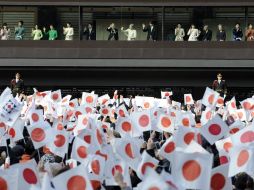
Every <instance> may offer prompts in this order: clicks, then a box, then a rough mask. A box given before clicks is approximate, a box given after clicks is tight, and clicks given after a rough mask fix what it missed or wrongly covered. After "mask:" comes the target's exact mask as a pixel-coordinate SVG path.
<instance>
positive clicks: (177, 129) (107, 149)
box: [0, 87, 254, 190]
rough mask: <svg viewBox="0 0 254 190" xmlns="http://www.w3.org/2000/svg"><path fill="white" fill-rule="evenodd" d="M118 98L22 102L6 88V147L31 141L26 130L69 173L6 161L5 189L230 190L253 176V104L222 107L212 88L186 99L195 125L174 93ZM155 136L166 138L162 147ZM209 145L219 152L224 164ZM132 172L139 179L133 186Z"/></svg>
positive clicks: (1, 142) (0, 189)
mask: <svg viewBox="0 0 254 190" xmlns="http://www.w3.org/2000/svg"><path fill="white" fill-rule="evenodd" d="M117 93H118V92H117V91H115V93H114V95H113V98H111V97H110V96H109V95H108V94H105V95H102V96H99V95H98V94H95V92H91V93H88V92H83V93H82V98H81V99H80V100H78V99H72V97H71V95H67V96H64V97H63V96H62V93H61V90H56V91H45V92H38V91H37V90H35V92H34V94H32V95H31V96H28V97H27V99H26V100H25V101H24V100H22V101H21V100H20V99H19V98H18V97H16V98H15V97H13V96H12V94H11V90H10V89H9V88H6V89H5V91H4V92H3V93H2V94H1V96H0V147H13V146H15V144H16V143H17V142H19V141H24V142H25V143H26V138H25V137H24V131H27V134H28V137H29V139H30V140H31V142H32V145H33V148H34V149H36V150H37V151H38V152H39V150H42V149H46V150H47V154H49V155H53V156H58V157H60V158H61V159H62V160H63V162H64V163H63V165H68V166H69V168H68V170H66V171H63V172H61V173H59V174H58V175H55V174H54V172H50V167H52V166H51V165H50V164H49V161H47V160H46V161H45V159H44V158H43V157H42V158H39V163H37V162H36V161H35V160H34V159H29V160H28V161H26V162H20V163H16V164H13V165H10V164H9V163H8V162H7V163H5V164H3V165H2V166H1V169H0V190H34V189H36V190H53V189H56V190H93V189H100V188H101V189H104V187H103V186H118V185H120V184H124V186H126V188H127V189H128V188H129V189H136V190H171V189H172V190H183V189H201V190H230V189H232V188H233V187H232V180H231V179H232V177H234V176H236V175H237V174H239V173H241V172H245V173H247V174H248V175H249V176H251V177H253V176H254V164H253V163H254V146H253V145H254V124H253V123H252V121H253V117H254V114H253V113H254V98H247V99H246V100H243V101H241V102H240V105H241V108H240V109H238V108H237V106H236V105H237V102H236V100H235V98H232V99H231V100H230V101H227V102H224V98H222V97H220V96H219V94H218V93H217V92H215V91H213V90H212V89H210V88H208V87H207V88H206V90H205V93H204V96H203V99H202V100H198V101H195V100H194V99H193V97H192V94H185V95H184V100H183V103H184V105H186V106H188V105H194V104H195V105H196V106H195V108H197V109H198V108H199V109H200V112H201V113H200V122H197V119H196V115H195V113H194V112H192V111H191V110H188V111H183V110H181V109H180V108H181V103H180V102H175V101H173V100H172V99H171V96H172V92H161V98H155V97H143V96H137V97H134V98H131V99H129V98H123V97H120V96H119V95H118V94H117ZM130 105H131V106H130ZM231 117H232V118H233V119H234V122H231V123H230V122H228V118H231ZM112 124H114V125H112ZM156 135H157V136H159V138H162V139H161V140H162V141H161V142H159V143H158V144H157V143H155V142H154V141H153V139H154V138H157V137H156ZM207 147H215V150H216V152H217V153H218V159H219V165H215V164H214V160H215V154H214V152H213V151H211V150H209V148H207ZM151 150H153V151H151ZM7 154H8V151H7ZM7 156H8V155H7ZM39 156H40V155H39ZM6 160H8V159H6ZM163 161H167V162H168V163H169V165H168V166H164V165H163V163H164V162H163ZM42 162H43V164H44V165H43V167H40V164H41V163H42ZM42 168H43V169H42ZM159 168H160V171H159ZM130 170H131V171H133V172H134V173H135V175H136V176H137V178H139V180H140V182H139V183H138V184H137V185H136V186H135V187H132V181H131V177H132V176H131V175H133V174H130V173H131V172H130ZM42 173H43V175H42ZM116 176H118V177H116ZM119 176H121V177H120V178H119ZM120 186H121V185H120ZM98 187H99V188H98Z"/></svg>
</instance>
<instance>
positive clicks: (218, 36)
mask: <svg viewBox="0 0 254 190" xmlns="http://www.w3.org/2000/svg"><path fill="white" fill-rule="evenodd" d="M216 39H217V41H221V40H222V41H226V32H225V31H224V30H222V31H221V32H220V31H219V30H218V31H217V34H216Z"/></svg>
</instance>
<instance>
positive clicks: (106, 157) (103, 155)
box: [95, 150, 108, 161]
mask: <svg viewBox="0 0 254 190" xmlns="http://www.w3.org/2000/svg"><path fill="white" fill-rule="evenodd" d="M95 154H96V155H99V156H101V157H103V158H104V159H105V160H106V161H107V160H108V155H107V154H103V153H101V151H100V150H97V151H96V152H95Z"/></svg>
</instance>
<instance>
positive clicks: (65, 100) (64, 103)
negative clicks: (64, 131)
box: [61, 95, 71, 106]
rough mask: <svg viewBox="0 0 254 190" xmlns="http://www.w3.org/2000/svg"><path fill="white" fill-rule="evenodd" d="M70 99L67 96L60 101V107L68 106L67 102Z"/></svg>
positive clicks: (69, 96)
mask: <svg viewBox="0 0 254 190" xmlns="http://www.w3.org/2000/svg"><path fill="white" fill-rule="evenodd" d="M70 99H71V95H67V96H65V97H63V99H62V101H61V105H62V106H68V105H69V102H70Z"/></svg>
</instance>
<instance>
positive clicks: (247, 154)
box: [228, 146, 254, 177]
mask: <svg viewBox="0 0 254 190" xmlns="http://www.w3.org/2000/svg"><path fill="white" fill-rule="evenodd" d="M253 155H254V149H253V147H250V146H234V147H233V148H232V149H231V151H230V152H229V156H230V164H229V172H228V176H229V177H233V176H235V175H236V174H238V173H240V172H246V173H247V174H249V175H250V176H253V175H254V165H253Z"/></svg>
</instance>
